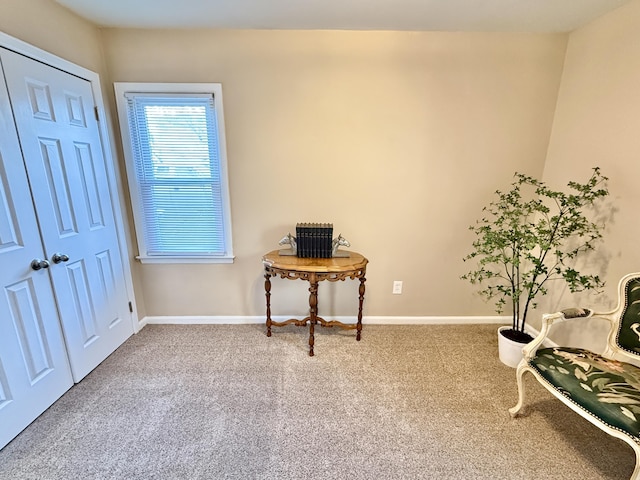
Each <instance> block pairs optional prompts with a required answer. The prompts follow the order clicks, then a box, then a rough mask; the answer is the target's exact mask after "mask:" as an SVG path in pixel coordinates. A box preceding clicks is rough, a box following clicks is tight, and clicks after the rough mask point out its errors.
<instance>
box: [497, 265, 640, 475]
mask: <svg viewBox="0 0 640 480" xmlns="http://www.w3.org/2000/svg"><path fill="white" fill-rule="evenodd" d="M634 280H635V281H639V280H640V273H631V274H628V275H626V276H624V277H623V278H622V279H621V280H620V282H619V284H618V305H617V307H616V308H615V309H614V310H611V311H609V312H604V313H599V312H594V311H592V310H587V309H585V310H582V311H580V309H569V310H565V311H562V312H556V313H552V314H547V315H543V317H542V328H541V330H540V333H539V334H538V336H537V337H536V338H535V339H534V340H533V341H532V342H531V343H529V344H528V345H527V346H526V347H524V348H523V359H522V361H521V362H520V364H519V365H518V367H517V370H516V379H517V384H518V403H517V404H516V406H515V407H513V408H511V409H509V413H510V414H511V416H512V417H516V416H517V415H519V414H520V412H521V410H522V407H523V404H524V399H525V392H524V384H523V381H522V377H523V375H524V373H525V372H531V374H532V375H533V376H534V377H535V378H536V380H538V382H539V383H540V384H542V385H543V386H544V387H545V388H546V389H547V390H549V392H551V394H553V396H555V397H556V398H557V399H558V400H560V401H561V402H562V403H564V404H565V405H566V406H568V407H569V408H570V409H571V410H573V411H574V412H576V413H577V414H578V415H580V416H581V417H583V418H585V419H586V420H588V421H589V422H591V423H592V424H594V425H595V426H597V427H598V428H600V429H601V430H603V431H604V432H606V433H608V434H609V435H611V436H613V437H616V438H619V439H621V440H623V441H625V442H626V443H627V444H629V445H630V446H631V448H633V450H634V452H635V455H636V463H635V468H634V470H633V474H632V475H631V480H640V438H638V437H637V436H633V435H631V434H630V433H628V432H626V431H624V430H621V429H619V428H616V427H614V426H611V425H609V424H607V423H606V422H604V421H602V420H601V419H600V418H599V417H596V416H595V414H592V413H591V412H589V411H588V410H587V409H585V408H583V407H581V406H580V405H578V404H577V403H575V402H573V401H572V400H571V399H570V398H568V397H567V396H565V395H563V394H562V393H561V392H560V391H559V390H558V389H556V388H554V386H553V385H551V384H550V382H548V381H547V380H546V379H545V378H544V377H543V376H542V375H541V374H540V372H538V371H537V370H536V369H535V368H534V367H533V366H532V365H531V363H530V361H531V359H533V358H534V357H535V356H536V353H537V351H538V349H539V348H540V347H541V346H542V344H543V342H544V341H545V339H546V338H547V335H548V334H549V331H550V329H551V325H552V324H554V323H560V322H565V321H569V320H572V321H573V320H579V319H585V318H600V319H603V320H606V321H608V322H609V323H610V330H609V334H608V336H607V345H606V348H605V351H604V352H603V353H602V355H601V356H602V357H605V358H606V359H609V360H618V361H621V362H626V363H629V364H632V365H635V366H638V365H639V364H640V348H638V349H637V350H636V353H634V352H632V351H631V350H629V349H625V348H624V347H622V346H621V345H620V342H619V334H620V330H621V323H622V319H623V315H624V313H625V310H626V309H627V307H628V303H630V302H629V299H628V298H627V286H628V285H629V283H630V282H631V281H634ZM634 303H637V302H634ZM634 331H635V330H634ZM638 336H639V342H640V333H639V334H638Z"/></svg>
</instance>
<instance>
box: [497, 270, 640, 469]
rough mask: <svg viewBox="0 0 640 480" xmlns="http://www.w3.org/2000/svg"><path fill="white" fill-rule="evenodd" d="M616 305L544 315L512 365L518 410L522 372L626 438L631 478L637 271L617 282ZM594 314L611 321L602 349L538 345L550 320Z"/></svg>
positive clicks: (638, 419) (638, 386)
mask: <svg viewBox="0 0 640 480" xmlns="http://www.w3.org/2000/svg"><path fill="white" fill-rule="evenodd" d="M618 288H619V292H618V295H619V296H618V306H617V307H616V308H615V310H613V311H611V312H606V313H596V312H594V311H592V310H588V309H578V308H574V309H569V310H563V311H561V312H557V313H553V314H549V315H544V316H543V317H542V329H541V330H540V334H539V335H538V336H537V337H536V338H535V339H534V340H533V342H531V343H530V344H528V345H527V346H526V347H525V348H524V349H523V353H524V357H523V359H522V361H521V362H520V364H519V365H518V368H517V371H516V378H517V381H518V396H519V398H518V404H517V405H516V406H515V407H513V408H511V409H510V410H509V412H510V413H511V416H512V417H515V416H516V415H518V413H519V412H520V410H521V409H522V406H523V403H524V385H523V382H522V376H523V375H524V373H525V372H531V373H532V374H533V376H534V377H535V378H536V379H537V380H538V381H539V382H540V383H541V384H542V385H543V386H544V387H545V388H546V389H547V390H549V391H550V392H551V393H552V394H553V395H554V396H555V397H557V398H558V399H559V400H561V401H562V402H563V403H564V404H565V405H567V406H568V407H569V408H571V409H572V410H574V411H575V412H577V413H578V414H580V415H581V416H582V417H584V418H586V419H587V420H589V421H590V422H591V423H593V424H594V425H596V426H597V427H599V428H600V429H602V430H603V431H605V432H607V433H608V434H610V435H613V436H614V437H617V438H620V439H622V440H624V441H625V442H627V443H628V444H629V445H631V447H632V448H633V450H634V452H635V453H636V466H635V469H634V471H633V474H632V476H631V479H632V480H639V479H640V368H638V367H637V366H635V365H634V364H637V365H640V273H632V274H629V275H626V276H625V277H624V278H622V280H620V283H619V287H618ZM591 317H597V318H602V319H605V320H608V321H609V322H610V324H611V329H610V331H609V336H608V339H607V347H606V349H605V351H604V353H603V354H602V355H599V354H597V353H594V352H592V351H589V350H585V349H581V348H571V347H562V346H558V347H554V348H540V346H541V345H542V343H543V341H544V340H545V339H546V337H547V334H548V333H549V329H550V328H551V325H552V324H553V323H556V322H563V321H567V320H571V321H575V320H577V319H581V318H591Z"/></svg>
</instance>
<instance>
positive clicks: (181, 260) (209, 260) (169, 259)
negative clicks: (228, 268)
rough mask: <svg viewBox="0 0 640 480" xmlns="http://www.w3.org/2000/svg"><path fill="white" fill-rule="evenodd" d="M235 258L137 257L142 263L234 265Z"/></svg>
mask: <svg viewBox="0 0 640 480" xmlns="http://www.w3.org/2000/svg"><path fill="white" fill-rule="evenodd" d="M234 258H235V257H234V256H228V257H222V256H221V257H169V256H167V257H142V256H138V257H136V260H138V261H139V262H140V263H233V259H234Z"/></svg>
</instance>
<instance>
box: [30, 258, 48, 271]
mask: <svg viewBox="0 0 640 480" xmlns="http://www.w3.org/2000/svg"><path fill="white" fill-rule="evenodd" d="M31 268H32V269H33V270H36V271H37V270H40V269H42V268H49V262H47V261H46V260H40V259H39V258H36V259H34V260H33V261H32V262H31Z"/></svg>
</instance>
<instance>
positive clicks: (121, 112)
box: [114, 82, 234, 263]
mask: <svg viewBox="0 0 640 480" xmlns="http://www.w3.org/2000/svg"><path fill="white" fill-rule="evenodd" d="M114 88H115V94H116V106H117V110H118V119H119V121H120V133H121V137H122V146H123V150H124V158H125V165H126V170H127V179H128V183H129V193H130V197H131V206H132V209H133V218H134V224H135V228H136V238H137V241H138V252H139V255H138V256H137V257H136V259H138V260H139V261H140V262H142V263H233V259H234V255H233V246H232V238H231V202H230V197H229V178H228V170H227V147H226V141H225V138H226V137H225V128H224V109H223V103H222V85H221V84H220V83H130V82H115V83H114ZM131 93H140V94H154V93H158V94H208V95H213V99H214V108H215V115H216V121H217V128H218V132H217V133H218V155H219V158H218V160H219V166H220V183H221V185H220V189H221V194H222V209H223V228H224V243H225V254H223V255H207V254H196V255H191V254H171V255H148V254H147V251H148V249H147V245H146V241H145V234H144V232H145V223H144V222H145V220H144V216H143V212H142V205H141V201H140V188H139V184H138V180H137V175H136V167H135V159H134V154H133V148H132V142H131V136H130V132H129V113H128V111H129V108H128V105H127V98H126V95H127V94H131Z"/></svg>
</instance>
